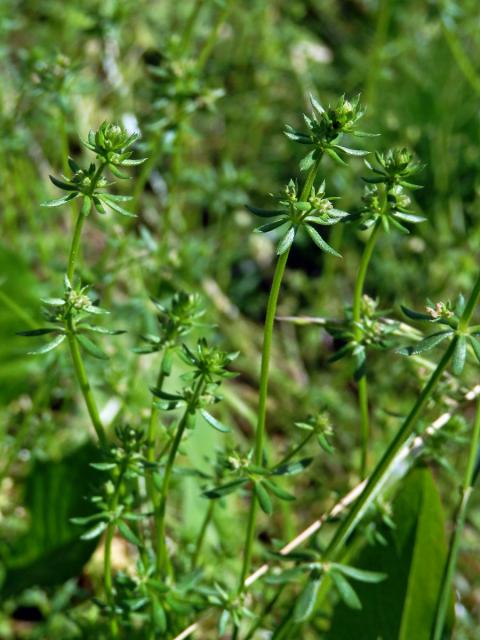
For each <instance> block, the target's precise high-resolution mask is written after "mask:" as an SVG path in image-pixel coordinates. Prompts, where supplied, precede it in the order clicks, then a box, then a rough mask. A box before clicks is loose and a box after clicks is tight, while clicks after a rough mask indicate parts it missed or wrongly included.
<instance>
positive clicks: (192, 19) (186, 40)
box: [182, 0, 205, 51]
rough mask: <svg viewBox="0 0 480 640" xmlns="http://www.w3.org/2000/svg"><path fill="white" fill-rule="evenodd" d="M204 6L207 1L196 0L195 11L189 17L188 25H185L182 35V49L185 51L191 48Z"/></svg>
mask: <svg viewBox="0 0 480 640" xmlns="http://www.w3.org/2000/svg"><path fill="white" fill-rule="evenodd" d="M204 4H205V0H195V2H194V5H193V9H192V11H191V12H190V15H189V16H188V20H187V24H186V25H185V29H184V31H183V35H182V49H183V50H184V51H188V49H189V47H190V41H191V38H192V33H193V29H194V27H195V23H196V22H197V19H198V16H199V14H200V11H201V9H202V7H203V5H204Z"/></svg>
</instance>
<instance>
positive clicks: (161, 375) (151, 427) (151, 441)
mask: <svg viewBox="0 0 480 640" xmlns="http://www.w3.org/2000/svg"><path fill="white" fill-rule="evenodd" d="M167 356H168V353H167V350H165V353H164V354H163V358H162V363H161V365H160V369H159V372H158V376H157V384H156V388H157V389H162V387H163V383H164V381H165V372H164V367H163V361H164V360H165V358H166V357H167ZM158 415H159V410H158V407H157V401H156V398H154V399H153V400H152V406H151V409H150V419H149V421H148V427H147V460H148V462H151V463H154V462H155V445H156V440H157V439H156V436H155V431H156V429H157V424H158ZM147 490H148V493H149V497H150V500H151V502H152V504H153V506H156V504H155V503H156V492H155V486H154V483H153V480H152V477H151V475H150V476H149V478H148V481H147Z"/></svg>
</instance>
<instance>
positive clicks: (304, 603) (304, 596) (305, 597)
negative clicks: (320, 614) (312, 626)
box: [293, 577, 320, 623]
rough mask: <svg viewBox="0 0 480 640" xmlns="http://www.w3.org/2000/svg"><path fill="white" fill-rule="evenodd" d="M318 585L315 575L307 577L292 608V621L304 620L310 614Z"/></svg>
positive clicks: (318, 580)
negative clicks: (307, 579)
mask: <svg viewBox="0 0 480 640" xmlns="http://www.w3.org/2000/svg"><path fill="white" fill-rule="evenodd" d="M319 587H320V579H319V578H316V577H315V578H310V579H309V581H308V582H307V584H306V585H305V588H304V589H303V591H302V593H301V594H300V596H299V597H298V599H297V601H296V603H295V608H294V610H293V620H294V622H297V623H299V622H304V621H305V620H307V619H308V617H309V616H310V615H311V613H312V612H313V610H314V607H315V603H316V601H317V596H318V589H319Z"/></svg>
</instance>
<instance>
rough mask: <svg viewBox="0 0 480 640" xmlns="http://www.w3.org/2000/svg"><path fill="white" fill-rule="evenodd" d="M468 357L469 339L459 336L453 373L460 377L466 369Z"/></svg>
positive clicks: (454, 354) (453, 358) (453, 357)
mask: <svg viewBox="0 0 480 640" xmlns="http://www.w3.org/2000/svg"><path fill="white" fill-rule="evenodd" d="M466 357H467V337H466V336H459V337H458V340H457V344H456V345H455V351H454V352H453V356H452V372H453V374H454V375H456V376H459V375H460V374H461V373H462V371H463V368H464V367H465V360H466Z"/></svg>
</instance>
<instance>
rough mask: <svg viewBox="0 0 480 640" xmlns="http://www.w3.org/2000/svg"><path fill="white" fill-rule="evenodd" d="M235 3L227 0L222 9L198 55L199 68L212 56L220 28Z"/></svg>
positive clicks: (232, 0)
mask: <svg viewBox="0 0 480 640" xmlns="http://www.w3.org/2000/svg"><path fill="white" fill-rule="evenodd" d="M233 4H234V0H227V2H226V3H225V7H224V8H223V11H221V12H220V13H219V14H218V17H217V19H216V21H215V23H214V25H213V27H212V30H211V31H210V35H209V36H208V38H207V41H206V42H205V44H204V45H203V47H202V50H201V51H200V53H199V55H198V57H197V61H198V62H197V68H198V69H199V70H200V69H202V68H203V67H204V65H205V64H206V62H207V60H208V58H209V57H210V54H211V53H212V50H213V47H214V46H215V44H216V42H217V38H218V34H219V32H220V29H221V27H222V25H223V23H224V22H225V20H226V19H227V18H228V14H229V13H230V11H231V9H232V7H233Z"/></svg>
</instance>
